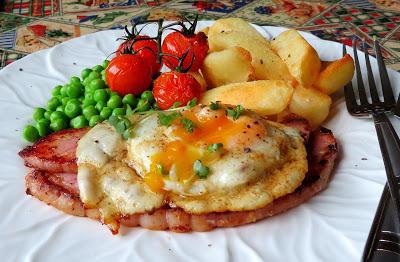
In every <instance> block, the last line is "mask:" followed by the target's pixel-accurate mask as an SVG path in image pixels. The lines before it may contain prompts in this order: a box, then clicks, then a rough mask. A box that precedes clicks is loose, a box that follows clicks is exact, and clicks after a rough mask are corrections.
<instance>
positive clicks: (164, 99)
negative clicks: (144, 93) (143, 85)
mask: <svg viewBox="0 0 400 262" xmlns="http://www.w3.org/2000/svg"><path fill="white" fill-rule="evenodd" d="M200 94H201V86H200V84H199V82H197V80H196V79H195V78H194V77H193V76H192V75H191V74H188V73H179V72H175V71H173V72H167V73H162V74H161V75H160V76H159V77H158V78H157V79H156V80H155V81H154V85H153V95H154V98H155V100H156V102H157V105H158V106H159V107H160V108H161V109H163V110H165V109H168V108H170V107H172V106H173V105H174V103H177V102H178V103H179V105H181V106H184V105H186V104H187V103H188V102H189V101H190V100H192V99H193V98H195V97H196V98H197V99H198V98H199V97H200Z"/></svg>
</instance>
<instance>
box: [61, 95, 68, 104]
mask: <svg viewBox="0 0 400 262" xmlns="http://www.w3.org/2000/svg"><path fill="white" fill-rule="evenodd" d="M69 100H70V98H69V97H68V96H65V97H63V98H61V104H62V105H64V106H65V105H66V104H67V103H68V101H69Z"/></svg>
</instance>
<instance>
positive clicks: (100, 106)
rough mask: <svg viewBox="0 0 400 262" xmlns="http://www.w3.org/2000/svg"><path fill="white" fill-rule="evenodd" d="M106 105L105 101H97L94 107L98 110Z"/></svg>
mask: <svg viewBox="0 0 400 262" xmlns="http://www.w3.org/2000/svg"><path fill="white" fill-rule="evenodd" d="M106 106H107V103H106V101H99V102H97V103H96V105H95V106H94V107H95V108H96V109H97V111H99V112H100V111H101V110H103V108H104V107H106Z"/></svg>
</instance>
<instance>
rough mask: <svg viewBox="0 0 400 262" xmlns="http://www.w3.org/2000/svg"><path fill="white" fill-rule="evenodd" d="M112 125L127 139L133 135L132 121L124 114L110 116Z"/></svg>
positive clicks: (109, 120)
mask: <svg viewBox="0 0 400 262" xmlns="http://www.w3.org/2000/svg"><path fill="white" fill-rule="evenodd" d="M108 122H109V123H110V125H112V126H113V127H114V128H115V130H116V131H117V132H118V133H119V134H121V135H122V137H123V138H124V139H125V140H127V139H128V138H130V137H131V135H132V123H131V121H129V119H128V118H126V117H124V116H110V118H109V119H108Z"/></svg>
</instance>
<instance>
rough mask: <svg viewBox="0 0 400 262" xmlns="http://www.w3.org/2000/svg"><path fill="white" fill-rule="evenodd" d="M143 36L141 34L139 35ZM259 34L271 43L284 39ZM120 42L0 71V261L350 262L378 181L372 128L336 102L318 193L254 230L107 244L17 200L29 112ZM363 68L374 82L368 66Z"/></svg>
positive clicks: (102, 37)
mask: <svg viewBox="0 0 400 262" xmlns="http://www.w3.org/2000/svg"><path fill="white" fill-rule="evenodd" d="M207 24H208V23H204V22H203V23H199V26H200V27H203V26H205V25H207ZM153 30H154V27H148V28H147V29H146V30H145V31H146V32H145V33H148V34H149V33H151V32H152V31H153ZM265 30H266V31H267V32H268V33H269V35H271V36H275V35H277V34H278V33H279V32H281V31H283V30H284V29H283V28H276V27H265ZM122 34H123V32H122V31H103V32H98V33H95V34H91V35H86V36H83V37H80V38H78V39H73V40H71V41H68V42H65V43H62V44H60V45H57V46H56V47H54V48H51V49H47V50H43V51H40V52H36V53H34V54H31V55H28V56H26V57H24V58H22V59H20V60H18V61H16V62H14V63H12V64H10V65H8V66H7V67H5V68H4V69H3V70H1V71H0V114H1V117H0V159H1V172H0V174H1V175H0V214H1V216H0V257H1V261H57V262H60V261H111V260H112V261H200V260H207V261H211V260H212V261H243V260H246V261H247V260H251V261H263V260H264V261H359V259H360V257H361V254H362V250H363V247H364V243H365V240H366V238H367V235H368V231H369V227H370V225H371V222H372V218H373V215H374V213H375V209H376V206H377V203H378V200H379V196H380V194H381V191H382V188H383V184H384V182H385V173H384V166H383V162H382V160H381V154H380V151H379V149H378V143H377V138H376V135H375V130H374V127H373V123H372V121H371V120H369V119H364V120H360V119H355V118H352V117H350V116H349V115H348V113H347V111H346V108H345V104H344V98H343V97H339V98H338V99H337V100H336V101H335V102H334V105H333V107H332V112H331V116H330V118H329V120H328V121H327V122H326V126H327V127H328V128H331V129H332V130H333V132H334V133H335V135H336V137H337V139H338V142H339V145H340V157H339V161H338V163H337V167H336V170H335V176H334V178H333V180H332V182H331V183H330V185H329V187H328V189H326V190H325V191H324V192H322V193H320V194H319V195H317V196H316V197H314V198H313V199H312V200H311V201H309V202H307V203H304V204H302V205H301V206H299V207H297V208H295V209H292V210H290V211H288V212H286V213H284V214H281V215H278V216H275V217H272V218H269V219H265V220H263V221H261V222H258V223H254V224H251V225H246V226H241V227H238V228H230V229H217V230H214V231H212V232H206V233H189V234H176V233H171V232H157V231H150V230H146V229H141V228H132V229H123V230H122V234H120V235H117V236H113V235H111V233H110V231H109V230H108V229H107V227H105V226H102V225H101V224H100V223H98V222H96V221H92V220H90V219H88V218H78V217H72V216H69V215H66V214H63V213H61V212H59V211H57V210H56V209H55V208H52V207H49V206H46V205H45V204H43V203H42V202H40V201H38V200H36V199H34V198H31V197H29V196H26V194H25V192H24V176H25V174H26V172H27V171H26V169H25V168H24V166H23V162H22V160H21V159H20V158H19V157H18V156H17V152H18V151H19V150H21V149H22V148H23V147H24V146H25V145H26V143H25V142H24V141H23V140H22V138H21V130H22V129H23V127H24V125H26V124H27V123H28V122H29V121H31V115H32V109H33V108H34V107H37V106H44V105H45V103H46V101H47V100H48V99H49V98H50V94H51V93H50V90H51V89H52V88H53V87H54V86H56V85H57V84H60V83H66V82H67V81H68V79H69V78H70V77H71V76H73V75H79V74H80V71H81V70H82V69H83V68H85V67H92V66H93V65H96V64H98V63H101V62H102V61H103V59H104V58H105V57H106V56H107V55H109V54H111V53H112V52H113V51H114V50H115V48H116V47H117V44H118V43H117V42H116V41H115V39H116V38H118V37H120V36H121V35H122ZM266 35H267V34H266ZM304 36H305V37H306V38H307V39H308V40H309V41H310V43H311V44H312V45H313V46H314V47H315V48H316V49H317V51H318V53H319V55H320V56H321V58H322V59H324V60H329V59H335V58H339V57H341V45H340V44H338V43H334V42H328V41H323V40H320V39H318V38H316V37H314V36H311V35H309V34H304ZM361 55H362V53H360V54H359V56H361ZM361 60H362V61H364V60H363V57H361ZM373 63H374V65H373V70H374V72H378V71H377V66H376V62H375V59H373ZM20 69H21V70H22V71H21V70H20ZM364 71H365V70H364ZM389 75H390V79H391V82H392V85H393V86H394V87H400V75H399V74H398V73H396V72H393V71H390V72H389ZM364 158H366V160H363V159H364Z"/></svg>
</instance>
